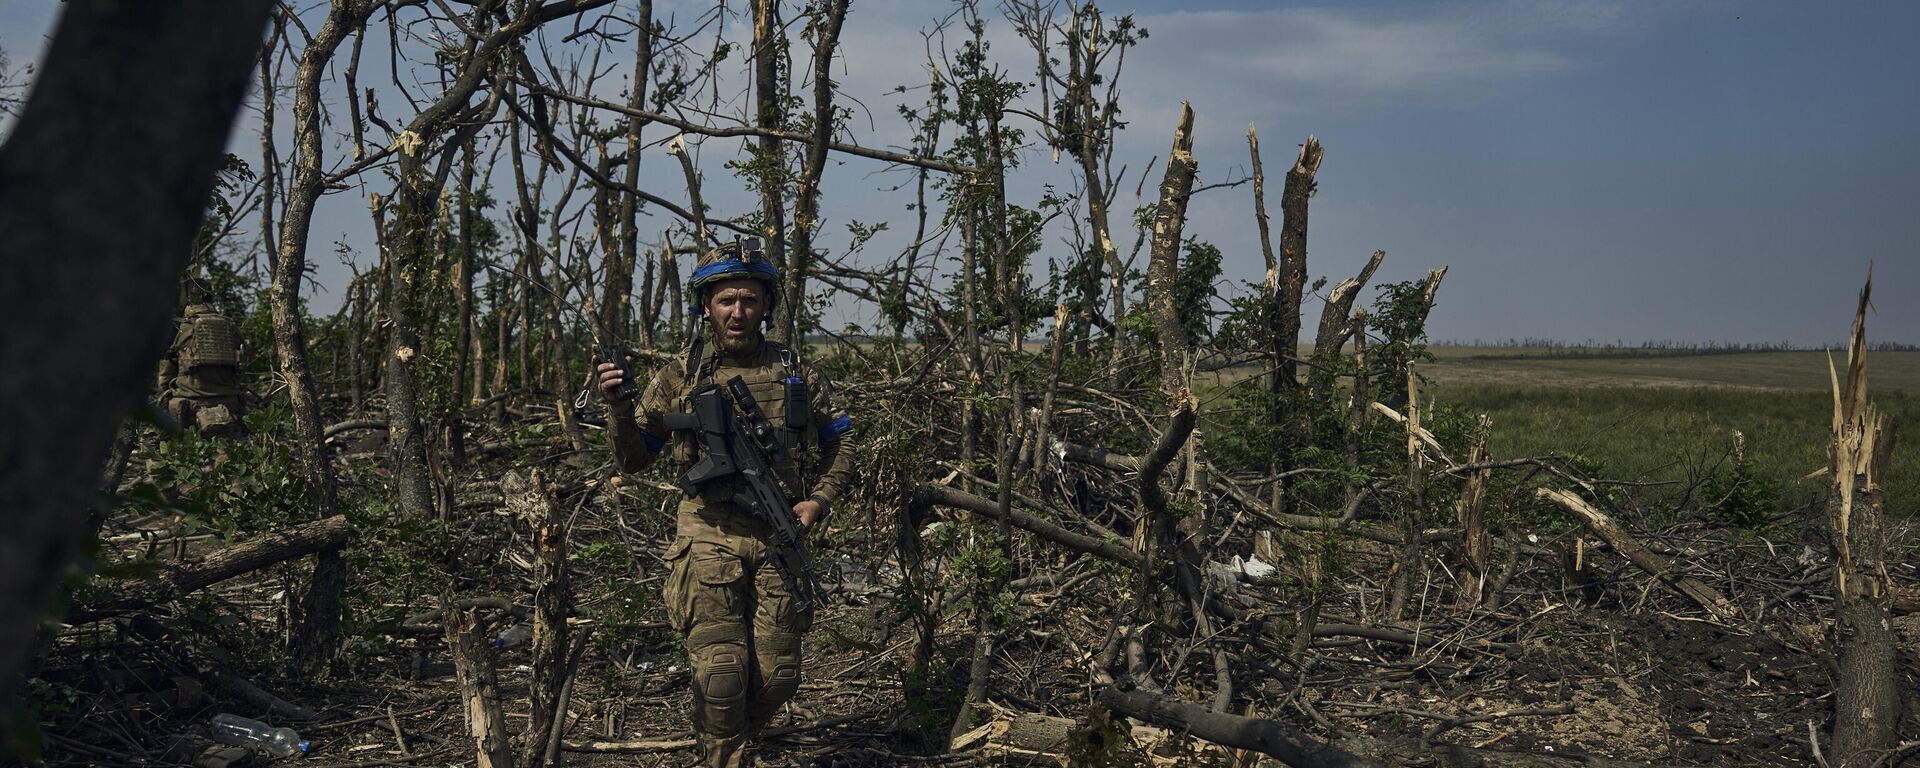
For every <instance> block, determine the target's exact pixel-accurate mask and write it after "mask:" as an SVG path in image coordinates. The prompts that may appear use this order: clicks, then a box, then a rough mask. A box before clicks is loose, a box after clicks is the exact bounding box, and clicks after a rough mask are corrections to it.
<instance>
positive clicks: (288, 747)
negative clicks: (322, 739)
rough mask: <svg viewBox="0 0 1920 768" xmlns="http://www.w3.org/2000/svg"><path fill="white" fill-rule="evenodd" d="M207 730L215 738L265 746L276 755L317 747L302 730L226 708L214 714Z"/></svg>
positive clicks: (261, 747) (246, 744) (221, 740)
mask: <svg viewBox="0 0 1920 768" xmlns="http://www.w3.org/2000/svg"><path fill="white" fill-rule="evenodd" d="M207 730H208V731H209V732H210V733H211V734H212V736H213V740H214V741H217V742H220V743H222V744H232V745H234V746H236V747H255V748H259V749H264V750H266V751H268V752H271V753H273V755H274V756H275V757H292V756H293V755H297V754H305V753H306V751H307V750H308V749H311V748H312V747H313V745H312V744H311V743H310V742H305V741H301V740H300V734H298V733H295V732H294V730H293V729H292V728H275V727H273V726H270V725H267V724H266V723H263V722H260V721H258V720H254V719H252V718H246V717H241V716H239V715H231V714H227V713H225V712H222V713H220V714H218V715H214V716H213V723H212V724H211V725H209V726H208V727H207Z"/></svg>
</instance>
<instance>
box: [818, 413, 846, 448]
mask: <svg viewBox="0 0 1920 768" xmlns="http://www.w3.org/2000/svg"><path fill="white" fill-rule="evenodd" d="M852 430H853V417H852V416H848V415H846V414H844V413H843V414H840V415H839V416H835V417H833V421H830V422H827V423H826V424H825V425H822V426H821V427H820V441H821V442H823V443H824V442H826V441H828V440H831V439H833V438H836V437H839V436H841V435H844V434H846V433H848V432H850V431H852Z"/></svg>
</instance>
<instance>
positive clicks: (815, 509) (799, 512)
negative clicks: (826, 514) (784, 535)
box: [793, 499, 821, 533]
mask: <svg viewBox="0 0 1920 768" xmlns="http://www.w3.org/2000/svg"><path fill="white" fill-rule="evenodd" d="M820 511H821V510H820V502H817V501H814V500H813V499H807V500H806V501H802V502H800V503H798V504H795V505H793V514H794V515H796V516H798V517H799V518H800V530H803V531H806V532H808V533H812V532H813V524H814V523H816V522H819V521H820Z"/></svg>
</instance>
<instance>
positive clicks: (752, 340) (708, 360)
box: [598, 240, 852, 767]
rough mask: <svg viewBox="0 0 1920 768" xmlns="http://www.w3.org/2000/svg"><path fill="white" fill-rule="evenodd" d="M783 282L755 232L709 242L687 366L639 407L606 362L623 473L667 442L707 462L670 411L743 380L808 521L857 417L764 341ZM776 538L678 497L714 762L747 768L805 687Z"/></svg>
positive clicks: (843, 463)
mask: <svg viewBox="0 0 1920 768" xmlns="http://www.w3.org/2000/svg"><path fill="white" fill-rule="evenodd" d="M779 283H780V272H779V270H778V269H777V268H775V267H774V266H773V265H772V264H770V263H768V262H767V261H766V260H765V259H764V257H763V256H762V254H761V252H760V249H759V241H758V240H749V241H745V242H744V243H743V242H741V241H735V242H734V243H733V244H732V245H731V246H728V247H722V248H717V249H714V250H712V251H709V252H708V253H707V254H706V255H705V256H703V257H702V258H701V259H700V263H699V265H698V267H697V268H696V269H695V270H694V273H693V278H692V280H690V281H689V284H688V287H689V289H690V290H691V292H692V295H693V298H694V301H695V306H694V307H693V311H694V314H695V315H697V316H698V315H704V316H705V317H706V320H707V324H708V326H709V331H710V333H709V334H699V335H697V336H696V337H695V340H694V341H693V343H692V345H691V346H690V348H689V350H688V354H687V357H686V360H685V362H684V363H683V364H669V365H668V366H666V367H664V368H663V369H661V370H660V371H658V372H656V373H655V374H654V376H653V380H652V382H651V383H650V384H649V385H648V386H647V389H646V392H645V393H643V394H642V395H641V396H640V398H639V403H638V407H637V408H636V407H635V403H634V402H633V400H632V399H631V398H629V399H626V400H621V399H619V398H618V397H617V396H616V392H617V391H618V389H619V388H620V386H621V384H622V383H623V381H624V380H625V374H624V373H623V372H622V371H621V369H620V368H619V367H617V366H615V365H613V364H609V363H602V364H600V365H599V366H598V370H599V385H600V393H601V396H602V397H603V398H604V399H605V400H606V402H607V403H608V408H609V410H610V411H611V415H610V416H609V418H608V431H609V433H610V442H611V443H612V444H613V452H614V456H615V458H616V459H617V461H618V463H619V466H620V470H621V471H622V472H638V471H641V470H643V469H645V468H646V467H647V466H648V465H650V464H652V463H653V461H654V459H655V458H656V457H657V456H659V455H660V454H661V453H663V452H669V451H670V452H671V453H672V455H673V456H672V457H673V459H674V460H675V461H676V462H677V463H678V464H679V465H680V466H681V467H683V468H684V467H685V466H687V465H690V464H692V463H693V462H694V461H696V460H697V459H698V458H699V456H698V455H697V453H698V447H697V445H696V443H695V441H694V439H693V436H692V435H691V434H689V433H687V432H685V431H679V432H670V431H669V430H667V429H666V428H665V427H664V426H663V425H662V417H663V416H665V415H667V414H670V413H679V412H683V411H685V410H686V407H687V398H688V395H689V394H691V393H692V391H693V389H694V388H695V387H698V386H701V385H703V384H706V383H712V382H718V383H722V384H724V383H725V382H727V381H729V380H731V379H732V378H733V377H734V376H740V377H741V378H742V379H744V380H745V382H746V384H747V385H748V389H749V390H750V391H751V392H752V394H753V399H754V401H755V402H756V403H757V404H758V405H759V407H760V410H761V412H763V413H765V414H766V415H767V419H768V420H769V421H771V422H774V426H775V427H777V428H779V431H780V433H781V439H782V440H785V441H786V444H787V445H788V446H789V447H790V448H791V450H788V451H786V455H787V456H789V457H793V458H791V459H789V460H787V461H785V462H783V464H782V465H777V466H774V467H772V469H773V471H774V474H775V475H776V476H778V478H779V479H780V485H781V487H782V490H784V491H785V493H786V496H787V501H788V502H789V503H790V504H792V506H793V513H794V514H795V515H796V516H798V518H799V521H800V525H801V526H802V527H803V528H804V529H807V530H812V529H813V528H814V527H815V526H817V525H819V523H820V521H822V520H824V519H825V518H826V516H827V513H828V512H829V511H830V510H831V509H832V508H833V503H834V501H835V500H836V499H838V498H839V497H840V494H841V493H842V492H843V491H844V490H845V489H846V487H847V484H848V482H849V480H850V479H851V476H852V469H851V467H850V466H849V459H848V451H847V450H846V441H845V440H843V439H842V438H843V436H844V435H845V433H846V432H847V431H848V430H849V429H851V428H852V422H851V421H850V420H849V419H848V417H847V416H845V415H844V414H836V413H835V412H834V411H833V410H832V405H831V393H830V391H829V389H830V384H829V382H828V381H827V379H826V377H825V376H823V375H821V374H820V372H819V371H817V370H815V369H814V368H813V367H812V366H811V365H806V364H804V363H802V362H801V361H800V360H799V359H798V357H796V356H795V355H794V353H793V351H792V350H790V349H788V348H787V347H785V346H783V345H781V344H779V343H776V342H773V341H770V340H767V339H766V338H765V337H764V334H763V330H762V327H763V325H767V324H771V315H772V312H773V308H774V304H775V301H776V296H775V290H776V288H777V286H778V285H779ZM709 335H710V336H711V340H710V341H709V340H708V336H709ZM709 347H711V351H710V352H708V351H707V350H708V348H709ZM770 540H771V539H770V531H769V530H768V527H767V526H766V525H765V524H764V523H762V522H760V521H759V520H758V519H756V518H753V517H752V516H750V515H749V514H748V513H747V512H745V511H743V510H741V509H740V508H739V507H738V506H736V505H734V504H733V503H732V502H731V501H726V500H718V499H712V500H710V499H707V498H702V497H700V496H692V497H688V496H683V497H682V498H681V500H680V506H679V512H678V520H677V531H676V535H675V537H674V540H673V543H672V544H671V545H670V546H669V547H668V548H667V554H666V560H667V563H668V565H669V568H670V570H669V572H668V574H667V579H666V584H665V585H664V587H663V588H662V591H663V593H664V594H663V601H664V602H665V604H666V608H667V617H668V620H669V621H670V622H671V623H672V624H673V626H674V628H675V629H677V630H678V631H680V632H681V633H683V634H684V635H685V636H686V647H687V655H688V656H689V657H691V659H692V661H693V728H694V732H695V733H696V734H697V735H698V736H699V740H700V745H701V749H702V751H704V752H705V757H706V764H707V765H709V766H716V767H717V766H744V765H748V764H750V763H751V760H752V756H751V754H750V753H749V752H748V750H747V746H746V743H747V739H748V737H750V736H751V735H753V733H754V732H756V731H757V730H758V729H759V728H760V727H761V726H763V725H765V724H766V723H767V721H768V719H769V718H771V717H772V716H773V715H774V713H775V712H777V711H778V710H779V708H780V705H781V704H783V703H785V702H786V701H787V699H789V698H791V697H792V696H793V694H794V691H795V690H797V689H798V688H799V686H800V641H801V637H802V635H804V634H805V633H806V631H807V628H808V627H810V626H811V625H812V623H813V609H812V607H811V606H807V605H802V604H800V601H798V600H795V599H794V597H793V595H792V594H791V591H790V590H789V589H788V587H787V585H786V584H785V583H784V582H783V580H782V579H781V576H780V574H779V572H778V570H777V569H776V568H775V566H774V563H773V561H772V558H771V556H770V555H771V547H770V545H769V543H768V542H769V541H770Z"/></svg>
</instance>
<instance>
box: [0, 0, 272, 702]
mask: <svg viewBox="0 0 1920 768" xmlns="http://www.w3.org/2000/svg"><path fill="white" fill-rule="evenodd" d="M270 8H271V6H270V5H269V4H267V3H263V2H258V1H257V0H252V1H248V2H199V3H182V4H171V3H168V4H158V3H145V2H111V1H110V0H74V1H73V2H69V3H67V4H66V6H65V10H64V11H63V12H62V14H61V18H60V22H59V24H58V26H57V28H56V29H55V31H54V37H53V42H52V44H51V45H50V47H49V48H48V51H47V56H46V60H45V61H44V62H43V64H42V65H41V68H40V74H39V78H38V81H37V82H36V83H35V84H34V89H33V94H32V96H31V97H30V98H29V99H28V101H27V104H26V106H25V108H24V109H23V111H22V113H21V115H20V119H19V122H18V123H17V124H16V125H15V127H14V130H13V134H12V136H11V137H9V138H8V140H7V143H6V145H5V147H0V232H4V233H5V237H4V238H0V243H4V244H5V245H4V247H5V248H6V251H5V254H4V256H0V265H3V266H4V269H5V271H6V274H7V278H6V279H5V280H0V327H4V328H6V329H7V332H6V333H7V343H6V344H4V345H0V371H4V373H0V423H5V424H6V425H7V427H6V429H3V430H0V509H5V510H7V513H8V514H7V524H8V531H7V535H6V536H0V615H4V616H7V617H9V620H8V621H5V622H0V705H4V704H5V703H6V702H7V701H9V700H11V698H12V693H13V685H14V683H15V681H16V680H17V679H18V678H17V676H18V673H19V672H20V671H21V669H22V668H23V667H24V665H25V663H26V661H27V658H26V655H27V653H28V652H29V648H30V646H31V644H32V640H33V636H34V633H35V632H36V631H37V630H38V628H39V623H38V622H37V621H34V620H32V619H33V617H37V616H40V615H41V612H42V611H44V610H45V609H46V607H47V604H48V603H47V600H48V598H49V597H50V596H51V595H52V592H53V589H54V587H55V585H56V584H57V583H58V581H59V579H60V575H61V573H62V572H64V571H65V570H66V568H67V566H68V564H69V563H71V562H72V560H73V556H74V547H75V542H76V539H77V537H78V536H79V533H80V532H81V531H82V530H85V525H86V511H87V510H88V509H89V508H90V507H91V500H92V498H93V494H94V493H95V492H96V490H97V488H96V483H98V482H99V470H100V465H101V462H102V461H103V460H104V459H105V457H106V455H107V450H108V448H109V447H110V446H111V445H112V442H113V436H114V433H115V431H116V430H117V429H118V428H119V426H120V422H121V419H122V418H123V417H124V416H125V414H126V412H127V411H128V410H129V409H130V408H132V407H134V406H135V404H136V403H137V402H138V401H139V398H140V397H141V395H142V393H144V392H145V391H146V389H147V386H148V385H149V384H150V383H151V381H152V379H151V377H152V375H153V364H154V360H155V359H157V358H158V357H159V353H160V351H161V350H162V349H163V347H164V345H165V344H166V341H167V335H168V331H169V327H170V326H169V324H168V323H167V317H168V315H169V314H170V313H171V312H172V310H173V300H174V290H173V286H174V285H175V284H176V283H177V282H178V281H179V278H180V272H181V270H182V269H183V268H184V267H185V266H186V264H187V261H188V259H189V257H190V256H191V251H192V242H193V235H194V230H195V229H196V227H197V226H198V224H199V222H200V216H201V211H202V209H203V208H204V206H205V205H206V202H207V195H208V194H209V192H211V190H212V189H213V179H214V171H215V169H216V168H217V167H218V166H219V161H220V157H221V150H222V149H224V148H225V146H226V142H227V134H228V132H229V131H230V130H231V129H232V124H233V114H234V109H235V108H236V107H237V106H238V105H239V103H240V99H241V97H242V96H243V95H244V93H245V91H246V87H247V82H248V80H249V77H250V73H251V72H252V71H253V66H254V63H255V62H254V57H255V54H256V53H257V52H258V50H259V47H260V33H261V31H262V30H264V29H265V28H266V23H267V17H268V14H269V10H270ZM130 115H137V116H138V119H129V116H130ZM83 136H84V137H87V140H85V141H81V140H77V139H76V137H83Z"/></svg>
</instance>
